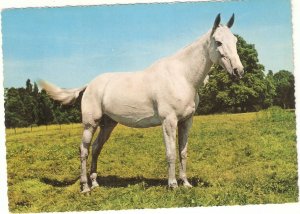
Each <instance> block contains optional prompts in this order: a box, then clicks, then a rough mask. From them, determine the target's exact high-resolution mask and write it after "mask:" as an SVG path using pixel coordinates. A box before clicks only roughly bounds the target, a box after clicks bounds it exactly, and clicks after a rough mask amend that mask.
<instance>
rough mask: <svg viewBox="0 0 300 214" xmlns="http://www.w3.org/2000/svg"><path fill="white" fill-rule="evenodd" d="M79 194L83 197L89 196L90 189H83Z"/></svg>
mask: <svg viewBox="0 0 300 214" xmlns="http://www.w3.org/2000/svg"><path fill="white" fill-rule="evenodd" d="M80 193H81V194H83V195H90V194H91V190H90V188H88V189H84V190H82V191H81V192H80Z"/></svg>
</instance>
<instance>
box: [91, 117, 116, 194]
mask: <svg viewBox="0 0 300 214" xmlns="http://www.w3.org/2000/svg"><path fill="white" fill-rule="evenodd" d="M117 124H118V123H117V122H116V121H114V120H112V119H111V118H109V117H108V116H106V115H104V116H103V117H102V118H101V121H100V132H99V134H98V136H97V138H96V140H95V142H94V143H93V145H92V164H91V176H90V178H91V180H92V189H93V188H96V187H98V186H99V184H98V182H97V161H98V157H99V154H100V152H101V150H102V148H103V145H104V143H105V142H106V141H107V140H108V139H109V137H110V135H111V133H112V131H113V129H114V128H115V127H116V125H117Z"/></svg>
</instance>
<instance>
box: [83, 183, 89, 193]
mask: <svg viewBox="0 0 300 214" xmlns="http://www.w3.org/2000/svg"><path fill="white" fill-rule="evenodd" d="M90 192H91V189H90V188H89V186H88V185H87V184H83V185H82V191H81V193H82V194H88V193H90Z"/></svg>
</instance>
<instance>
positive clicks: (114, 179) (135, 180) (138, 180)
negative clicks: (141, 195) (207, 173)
mask: <svg viewBox="0 0 300 214" xmlns="http://www.w3.org/2000/svg"><path fill="white" fill-rule="evenodd" d="M97 181H98V183H99V185H100V186H104V187H127V186H128V185H135V184H143V185H144V186H145V187H146V188H147V187H155V186H167V185H168V179H158V178H144V177H132V178H124V177H118V176H112V175H110V176H99V177H98V178H97ZM189 182H190V183H191V184H192V185H193V186H201V187H209V186H211V184H210V183H209V182H207V181H204V180H203V179H201V178H195V177H193V178H190V179H189ZM178 184H179V185H182V182H181V181H179V182H178Z"/></svg>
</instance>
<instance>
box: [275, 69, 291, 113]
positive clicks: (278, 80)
mask: <svg viewBox="0 0 300 214" xmlns="http://www.w3.org/2000/svg"><path fill="white" fill-rule="evenodd" d="M274 82H275V87H276V96H275V100H274V104H275V105H278V106H280V107H282V108H284V109H286V108H295V78H294V75H293V74H292V73H291V72H289V71H286V70H280V71H279V72H277V73H275V74H274Z"/></svg>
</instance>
